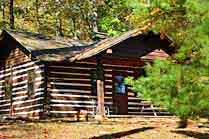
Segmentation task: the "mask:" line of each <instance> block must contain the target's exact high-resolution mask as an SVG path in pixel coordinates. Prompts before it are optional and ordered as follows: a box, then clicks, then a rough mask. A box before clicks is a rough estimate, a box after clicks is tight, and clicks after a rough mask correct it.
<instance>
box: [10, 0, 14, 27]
mask: <svg viewBox="0 0 209 139" xmlns="http://www.w3.org/2000/svg"><path fill="white" fill-rule="evenodd" d="M13 8H14V0H10V1H9V21H10V23H9V24H10V28H11V29H14V10H13Z"/></svg>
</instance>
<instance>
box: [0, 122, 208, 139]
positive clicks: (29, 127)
mask: <svg viewBox="0 0 209 139" xmlns="http://www.w3.org/2000/svg"><path fill="white" fill-rule="evenodd" d="M115 138H121V139H209V129H208V128H198V127H197V126H196V124H194V123H193V122H191V123H190V125H189V128H186V129H176V119H175V118H166V119H165V118H164V119H163V118H150V119H149V118H136V119H135V118H131V119H114V120H113V119H111V120H108V121H106V122H104V123H102V124H99V123H97V122H79V123H76V122H70V121H65V122H61V121H53V122H52V121H51V122H38V123H21V122H20V123H12V124H6V123H4V124H3V125H1V126H0V139H115Z"/></svg>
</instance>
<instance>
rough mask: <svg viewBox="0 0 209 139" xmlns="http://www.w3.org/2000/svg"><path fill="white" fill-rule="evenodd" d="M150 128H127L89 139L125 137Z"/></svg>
mask: <svg viewBox="0 0 209 139" xmlns="http://www.w3.org/2000/svg"><path fill="white" fill-rule="evenodd" d="M150 129H153V127H143V128H136V129H132V130H128V131H122V132H117V133H111V134H104V135H101V136H97V137H90V138H89V139H115V138H121V137H125V136H128V135H131V134H135V133H138V132H143V131H146V130H150Z"/></svg>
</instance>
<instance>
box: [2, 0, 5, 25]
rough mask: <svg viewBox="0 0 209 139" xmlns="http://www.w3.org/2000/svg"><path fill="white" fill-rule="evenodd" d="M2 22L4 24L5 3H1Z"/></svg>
mask: <svg viewBox="0 0 209 139" xmlns="http://www.w3.org/2000/svg"><path fill="white" fill-rule="evenodd" d="M2 21H3V24H4V23H5V1H3V3H2Z"/></svg>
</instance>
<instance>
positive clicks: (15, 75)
mask: <svg viewBox="0 0 209 139" xmlns="http://www.w3.org/2000/svg"><path fill="white" fill-rule="evenodd" d="M170 44H171V40H170V39H169V38H168V37H161V36H160V35H159V34H156V33H153V32H147V33H143V32H142V31H141V30H140V29H134V30H131V31H128V32H125V33H124V34H122V35H120V36H117V37H112V38H107V39H104V40H101V41H98V42H83V41H78V40H73V39H67V38H53V37H46V36H43V35H41V34H36V33H30V32H15V31H7V30H3V31H2V34H1V37H0V116H12V117H29V118H36V119H39V118H42V117H44V116H46V115H47V116H50V117H71V116H74V115H76V114H77V113H79V112H81V111H86V112H87V113H88V114H92V115H102V116H103V115H107V116H109V115H110V116H111V115H155V116H158V115H166V114H168V113H167V112H166V111H165V110H163V109H162V108H159V107H158V106H155V105H152V104H151V103H149V102H147V101H146V100H143V99H142V98H140V97H138V96H140V95H138V94H140V93H136V92H133V91H132V90H131V88H130V86H127V85H125V84H124V82H123V81H124V78H126V77H127V76H133V77H135V78H138V77H139V78H140V76H143V75H144V74H145V72H144V66H145V65H146V64H147V63H152V62H153V60H155V59H156V58H160V59H165V58H167V57H169V55H171V54H172V53H173V49H172V47H170Z"/></svg>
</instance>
